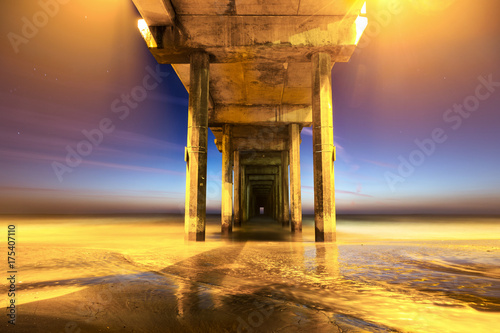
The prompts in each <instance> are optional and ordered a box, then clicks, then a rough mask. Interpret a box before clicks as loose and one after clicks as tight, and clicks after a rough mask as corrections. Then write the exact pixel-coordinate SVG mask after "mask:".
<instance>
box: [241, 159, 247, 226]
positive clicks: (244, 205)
mask: <svg viewBox="0 0 500 333" xmlns="http://www.w3.org/2000/svg"><path fill="white" fill-rule="evenodd" d="M245 169H246V167H245V166H244V165H242V166H241V174H240V178H241V222H243V223H245V222H246V221H247V220H248V195H247V193H248V192H247V191H248V190H247V181H246V173H245Z"/></svg>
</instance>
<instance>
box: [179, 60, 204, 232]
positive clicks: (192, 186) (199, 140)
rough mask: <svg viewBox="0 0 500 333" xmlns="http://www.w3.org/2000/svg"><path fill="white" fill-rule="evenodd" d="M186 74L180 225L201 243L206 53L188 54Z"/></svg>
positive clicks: (202, 227) (202, 230) (202, 229)
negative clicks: (183, 204) (183, 189)
mask: <svg viewBox="0 0 500 333" xmlns="http://www.w3.org/2000/svg"><path fill="white" fill-rule="evenodd" d="M190 75H191V78H190V79H191V85H190V87H189V107H188V136H187V137H188V139H187V147H186V154H185V159H186V207H185V208H186V212H185V215H184V226H185V237H186V239H187V240H190V241H195V240H196V241H204V240H205V219H206V206H207V186H206V185H207V134H208V95H209V93H208V82H209V61H208V54H206V53H203V52H196V53H193V54H192V55H191V74H190Z"/></svg>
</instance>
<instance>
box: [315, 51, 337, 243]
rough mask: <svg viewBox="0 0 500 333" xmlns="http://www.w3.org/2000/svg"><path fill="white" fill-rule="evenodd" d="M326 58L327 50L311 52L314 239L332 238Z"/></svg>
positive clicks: (331, 151) (332, 190)
mask: <svg viewBox="0 0 500 333" xmlns="http://www.w3.org/2000/svg"><path fill="white" fill-rule="evenodd" d="M330 59H331V58H330V55H329V54H327V53H317V54H314V55H313V56H312V112H313V114H312V118H313V154H314V155H313V163H314V225H315V229H316V241H317V242H332V241H335V187H334V179H333V161H334V159H335V154H334V147H333V118H332V112H333V111H332V83H331V77H332V75H331V70H332V64H331V60H330Z"/></svg>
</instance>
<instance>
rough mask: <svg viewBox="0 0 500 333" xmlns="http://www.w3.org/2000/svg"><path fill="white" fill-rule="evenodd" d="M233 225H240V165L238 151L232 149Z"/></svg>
mask: <svg viewBox="0 0 500 333" xmlns="http://www.w3.org/2000/svg"><path fill="white" fill-rule="evenodd" d="M233 205H234V225H235V226H241V167H240V152H239V151H238V150H235V151H234V204H233Z"/></svg>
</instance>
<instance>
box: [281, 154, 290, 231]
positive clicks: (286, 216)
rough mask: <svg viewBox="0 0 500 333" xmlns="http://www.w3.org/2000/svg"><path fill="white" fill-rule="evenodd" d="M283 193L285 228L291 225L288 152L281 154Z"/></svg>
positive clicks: (283, 223) (283, 222) (283, 221)
mask: <svg viewBox="0 0 500 333" xmlns="http://www.w3.org/2000/svg"><path fill="white" fill-rule="evenodd" d="M281 192H282V194H283V220H282V225H283V226H289V225H290V215H289V214H290V213H289V210H290V204H289V199H288V151H286V150H284V151H282V152H281Z"/></svg>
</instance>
